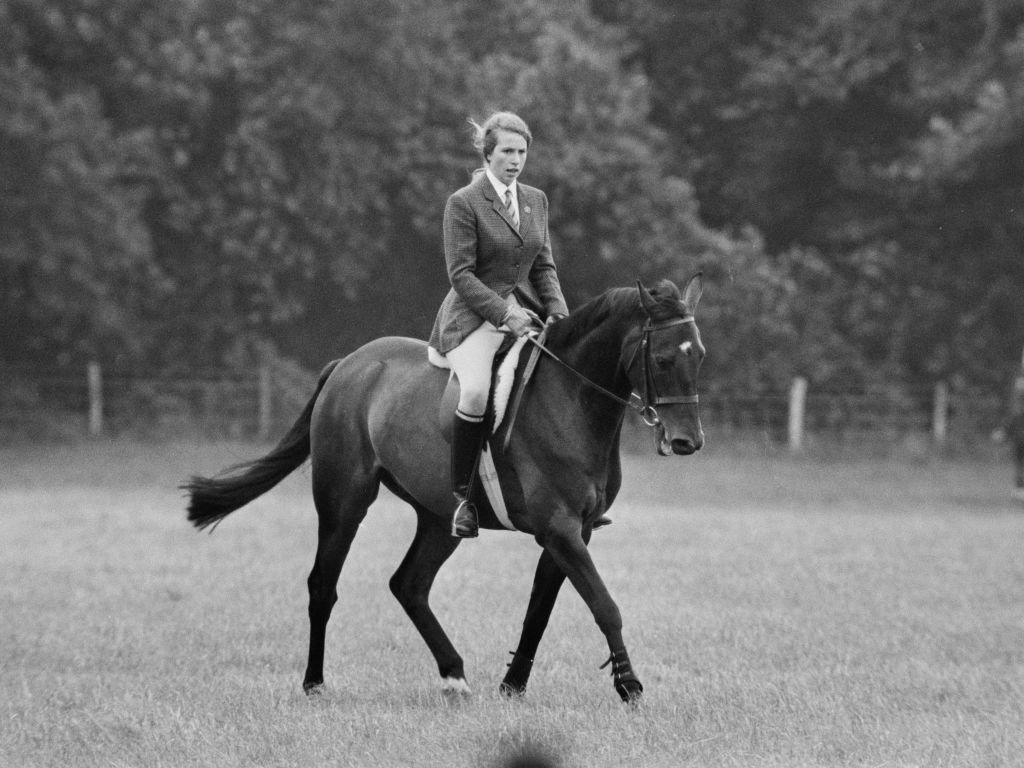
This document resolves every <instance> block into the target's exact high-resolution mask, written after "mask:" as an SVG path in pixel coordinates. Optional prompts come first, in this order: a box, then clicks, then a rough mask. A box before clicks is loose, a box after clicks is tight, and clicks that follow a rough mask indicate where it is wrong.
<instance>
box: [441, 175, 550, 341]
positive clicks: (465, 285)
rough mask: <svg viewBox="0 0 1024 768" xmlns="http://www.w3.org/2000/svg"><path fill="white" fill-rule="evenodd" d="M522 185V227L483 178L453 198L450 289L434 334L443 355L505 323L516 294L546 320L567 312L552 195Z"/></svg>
mask: <svg viewBox="0 0 1024 768" xmlns="http://www.w3.org/2000/svg"><path fill="white" fill-rule="evenodd" d="M518 188H519V189H518V200H519V229H518V230H516V227H515V224H514V223H513V221H512V217H511V215H510V214H509V213H508V210H507V209H506V208H505V204H504V201H502V200H500V199H499V198H498V195H497V193H496V192H495V190H494V187H493V185H492V184H491V182H490V180H489V179H488V178H487V174H485V173H481V174H479V175H478V176H477V177H476V178H475V179H473V181H472V182H470V183H469V185H468V186H465V187H463V188H462V189H460V190H458V191H457V192H455V193H454V194H452V196H451V197H449V198H448V203H447V205H445V209H444V258H445V263H446V265H447V268H448V279H449V281H450V282H451V286H452V287H451V290H450V291H448V295H447V296H445V298H444V301H443V302H441V308H440V309H439V310H438V313H437V318H436V319H435V320H434V328H433V330H432V331H431V334H430V346H431V347H433V348H434V349H436V350H437V351H438V352H440V353H441V354H442V355H446V354H448V353H449V352H450V351H451V350H453V349H455V347H457V346H459V344H461V343H462V340H463V339H465V338H466V337H467V336H468V335H469V334H470V333H472V332H473V331H475V330H476V329H477V328H478V327H480V325H481V324H483V322H484V321H485V320H487V321H489V322H491V323H493V324H494V325H495V326H498V325H501V321H502V318H503V317H504V315H505V313H506V311H507V310H508V306H509V305H508V303H507V302H506V299H507V298H508V297H509V296H510V295H511V294H512V293H513V292H514V293H515V294H516V298H517V299H518V300H519V302H520V303H521V304H522V305H523V306H524V307H528V308H530V309H533V310H534V311H536V312H537V313H538V314H540V315H541V316H542V317H543V316H545V315H551V314H554V313H561V314H564V315H567V314H569V310H568V308H567V307H566V304H565V298H564V297H563V296H562V288H561V286H560V285H559V282H558V275H557V273H556V271H555V262H554V259H553V258H552V256H551V238H550V236H549V235H548V198H547V196H546V195H545V194H544V193H543V192H542V191H541V190H539V189H537V188H535V187H528V186H526V185H525V184H522V183H519V184H518Z"/></svg>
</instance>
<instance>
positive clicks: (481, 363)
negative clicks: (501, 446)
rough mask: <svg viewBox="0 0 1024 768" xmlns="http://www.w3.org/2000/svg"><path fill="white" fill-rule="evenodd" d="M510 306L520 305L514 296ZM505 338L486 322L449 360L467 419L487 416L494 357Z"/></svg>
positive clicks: (511, 297)
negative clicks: (485, 414)
mask: <svg viewBox="0 0 1024 768" xmlns="http://www.w3.org/2000/svg"><path fill="white" fill-rule="evenodd" d="M508 301H509V303H510V304H513V303H514V304H518V303H519V302H517V301H516V299H515V297H514V296H510V297H509V299H508ZM504 338H505V335H504V334H503V333H502V332H501V331H499V330H498V329H497V328H495V327H494V325H492V324H491V323H489V322H487V321H486V320H485V321H484V323H483V324H482V325H481V326H480V327H479V328H477V329H476V330H475V331H473V332H472V333H471V334H469V336H467V337H466V338H465V339H463V340H462V343H461V344H459V346H457V347H455V349H453V350H451V351H450V352H449V353H448V354H447V355H446V357H447V358H448V362H449V363H450V364H451V366H452V370H453V371H455V375H456V376H458V377H459V410H460V411H462V413H463V414H465V415H466V416H483V415H484V412H485V411H486V410H487V398H488V396H489V395H490V392H491V369H492V367H493V366H494V355H495V353H496V352H497V351H498V347H500V346H501V342H502V341H503V340H504Z"/></svg>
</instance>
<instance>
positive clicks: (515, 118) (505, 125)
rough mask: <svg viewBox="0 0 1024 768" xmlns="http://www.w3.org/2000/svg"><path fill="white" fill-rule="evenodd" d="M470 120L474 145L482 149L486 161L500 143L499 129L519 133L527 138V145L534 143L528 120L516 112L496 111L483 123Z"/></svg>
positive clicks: (481, 152)
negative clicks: (527, 123) (479, 123)
mask: <svg viewBox="0 0 1024 768" xmlns="http://www.w3.org/2000/svg"><path fill="white" fill-rule="evenodd" d="M469 122H470V125H472V126H473V146H474V147H476V148H477V149H478V150H479V151H480V154H481V155H483V158H484V160H485V161H486V160H487V158H488V157H490V155H491V153H492V152H493V151H494V148H495V147H496V146H497V145H498V130H499V129H500V130H503V131H511V132H512V133H518V134H519V135H520V136H522V137H523V138H524V139H526V146H527V147H529V146H530V144H532V143H533V134H532V133H530V128H529V127H528V126H527V125H526V121H525V120H523V118H521V117H520V116H519V115H517V114H516V113H515V112H495V113H494V114H492V115H491V116H490V117H488V118H487V119H486V120H484V124H483V125H478V124H477V123H476V121H474V120H470V121H469Z"/></svg>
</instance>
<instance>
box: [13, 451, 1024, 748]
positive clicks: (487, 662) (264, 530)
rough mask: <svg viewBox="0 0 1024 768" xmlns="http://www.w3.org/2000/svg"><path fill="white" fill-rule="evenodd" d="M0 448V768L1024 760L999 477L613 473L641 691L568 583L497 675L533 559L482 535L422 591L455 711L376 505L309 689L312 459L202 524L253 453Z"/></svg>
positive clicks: (611, 534)
mask: <svg viewBox="0 0 1024 768" xmlns="http://www.w3.org/2000/svg"><path fill="white" fill-rule="evenodd" d="M262 449H263V446H251V445H244V444H230V445H223V444H222V445H192V444H187V443H173V444H167V445H161V444H148V443H140V442H120V441H110V442H97V443H83V444H79V445H77V446H38V447H22V448H7V449H4V450H2V451H0V553H2V554H0V765H4V766H57V765H61V766H106V767H111V766H116V767H122V766H124V767H127V766H146V767H147V768H153V767H157V766H168V767H171V766H174V767H177V766H204V767H205V766H282V767H284V766H456V767H460V768H461V767H463V766H465V767H467V768H468V767H469V766H474V767H475V766H485V767H490V766H498V765H501V764H502V763H501V761H502V760H503V759H505V758H507V757H508V756H510V755H513V754H515V753H517V752H519V751H522V750H528V749H531V748H534V749H537V750H540V751H543V752H545V753H546V754H548V755H549V756H550V758H551V761H552V765H558V766H565V767H567V768H568V767H572V768H584V767H586V768H601V767H603V766H621V765H627V764H628V765H635V766H642V767H657V766H666V767H667V766H744V767H747V766H751V767H753V766H780V767H781V766H786V767H787V768H789V767H793V766H928V767H929V768H937V767H939V766H978V767H980V766H1011V765H1022V764H1024V508H1022V507H1021V505H1020V504H1018V503H1014V502H1013V501H1012V500H1011V499H1010V470H1009V467H1008V465H1007V464H1005V463H1002V462H1000V463H994V462H980V461H978V462H953V461H948V460H938V459H936V460H917V461H911V460H881V459H858V460H850V461H841V460H839V459H837V458H833V459H829V460H821V461H815V460H812V459H794V458H790V457H788V456H787V455H785V453H784V452H783V451H782V450H781V449H780V450H778V451H777V452H768V451H757V450H753V449H748V450H746V451H738V450H734V451H728V450H725V449H717V450H707V451H705V452H704V453H703V454H701V455H698V456H695V457H691V458H685V459H672V460H670V459H659V458H657V457H654V456H653V455H646V454H645V455H642V456H627V457H625V458H624V461H625V466H624V472H625V484H624V488H623V491H622V494H621V496H620V499H619V502H618V503H617V504H616V505H615V507H614V508H613V509H612V517H613V519H614V520H615V524H614V525H613V526H611V527H610V528H608V529H604V530H601V531H598V532H597V533H596V534H595V535H594V540H593V542H592V550H593V552H594V556H595V559H596V561H597V564H598V567H599V568H600V569H601V572H602V575H603V577H604V579H605V581H606V582H607V583H608V585H609V588H610V589H611V591H612V594H613V596H614V597H615V598H616V600H617V602H618V604H619V607H620V608H621V610H622V614H623V619H624V622H625V638H626V642H627V644H628V646H629V650H630V653H631V657H632V660H633V663H634V666H635V668H636V670H637V673H638V675H639V676H640V679H641V680H642V681H643V683H644V685H645V688H646V696H645V698H644V701H643V702H642V704H641V705H640V706H639V707H637V708H635V709H634V708H630V707H626V706H623V705H622V704H621V703H620V702H619V699H618V696H617V695H616V694H615V692H614V690H613V688H612V684H611V678H610V677H609V676H608V670H607V669H606V670H603V671H599V670H598V665H599V664H601V662H603V661H604V660H605V658H606V657H607V655H608V653H607V648H606V646H605V644H604V640H603V638H602V636H601V634H600V632H599V631H598V629H597V627H596V626H595V625H594V622H593V620H592V619H591V617H590V615H589V613H588V612H587V611H586V610H585V607H584V605H583V603H582V601H581V600H580V599H579V597H578V596H577V595H576V594H575V592H573V591H572V589H571V587H568V586H567V587H566V588H565V589H564V590H563V592H562V594H561V596H560V598H559V602H558V605H557V606H556V609H555V613H554V616H553V617H552V621H551V624H550V626H549V629H548V632H547V635H546V637H545V639H544V641H543V642H542V644H541V648H540V653H539V655H538V658H537V662H536V665H535V667H534V672H533V677H532V679H531V682H530V687H529V690H528V692H527V695H526V697H525V698H524V699H522V700H515V701H509V700H505V699H504V698H502V697H501V696H499V695H498V692H497V688H498V683H499V681H500V679H501V676H502V675H503V673H504V670H505V663H506V662H507V660H508V659H509V656H508V652H509V651H510V650H511V649H512V648H513V647H514V645H515V642H516V640H517V638H518V632H519V628H520V624H521V622H522V618H523V614H524V611H525V608H526V603H527V598H528V595H529V589H530V583H531V579H532V572H533V566H534V564H535V562H536V557H537V555H538V553H539V550H538V548H537V546H536V544H535V543H534V542H533V541H532V539H530V538H529V537H528V536H524V535H521V534H510V533H493V532H484V533H483V535H482V536H481V538H480V539H478V540H476V541H471V542H468V543H464V544H463V545H462V546H461V547H460V549H459V551H458V552H456V554H455V555H454V557H453V558H452V559H451V561H450V562H449V563H448V564H447V565H446V566H445V568H444V569H442V571H441V573H440V575H439V577H438V580H437V583H436V585H435V588H434V592H433V601H432V602H433V605H434V606H435V608H436V609H437V612H438V614H439V616H440V618H441V620H442V622H444V623H445V625H446V627H447V628H448V630H449V632H450V634H451V636H452V638H453V640H454V642H455V644H456V646H457V647H458V648H459V650H460V652H461V653H462V654H463V656H464V658H465V659H466V665H467V667H466V668H467V675H468V678H469V683H470V685H471V686H472V687H473V689H474V693H473V696H472V697H470V698H468V699H465V700H456V701H448V700H446V699H445V698H444V697H443V696H442V694H441V693H440V685H439V683H440V680H439V678H438V676H437V672H436V668H435V666H434V663H433V660H432V659H431V657H430V655H429V653H428V651H427V649H426V646H425V645H424V644H423V642H422V641H421V639H420V638H419V636H418V635H417V634H416V633H415V630H414V629H413V627H412V624H411V623H410V622H409V621H408V620H407V619H406V617H405V615H404V614H403V612H402V610H401V608H400V607H399V605H398V603H397V602H396V601H395V600H394V599H393V598H392V596H391V594H390V592H389V591H388V586H387V580H388V577H389V576H390V574H391V573H392V571H393V570H394V568H395V567H396V566H397V564H398V562H399V561H400V559H401V557H402V555H403V554H404V551H405V548H406V547H407V545H408V543H409V541H410V540H411V536H412V531H413V527H414V516H413V514H412V513H411V511H409V510H407V508H406V507H405V506H404V505H402V504H401V503H400V502H398V501H396V500H395V499H394V498H393V497H391V496H389V495H387V494H386V493H382V496H381V498H380V499H379V500H378V502H377V504H376V505H375V506H374V507H373V509H371V512H370V515H369V517H368V519H367V521H366V523H365V524H364V525H363V528H362V530H361V532H360V534H359V536H358V537H357V538H356V541H355V544H354V545H353V549H352V554H351V556H350V558H349V560H348V562H347V564H346V568H345V570H344V571H343V573H342V576H341V582H340V588H339V591H340V599H339V602H338V605H337V607H336V608H335V612H334V615H333V618H332V621H331V625H330V628H329V631H328V646H327V659H326V661H327V665H326V669H325V672H326V676H327V677H326V682H327V686H328V693H327V695H325V696H324V697H322V698H320V699H317V700H307V699H306V697H305V696H304V695H303V693H302V690H301V685H300V683H301V676H302V671H303V668H304V664H305V652H306V640H307V620H306V587H305V579H306V575H307V573H308V570H309V567H310V565H311V564H312V559H313V554H314V549H315V544H316V518H315V513H314V511H313V505H312V500H311V498H310V494H309V476H308V470H307V469H306V468H303V469H302V470H300V471H298V472H297V473H295V474H294V475H293V476H292V477H291V478H289V479H288V480H287V481H286V482H285V483H283V484H282V485H281V486H279V487H278V488H277V489H275V490H273V491H272V492H271V493H269V494H267V495H266V496H264V497H263V498H261V499H259V500H258V501H256V502H254V503H253V504H252V505H250V506H249V507H247V508H244V509H242V510H240V511H239V512H237V513H235V514H234V515H232V516H231V517H230V518H228V519H227V520H226V521H225V522H224V523H223V524H222V525H221V526H220V527H219V528H218V529H217V530H216V531H215V533H214V534H213V535H206V534H200V533H197V532H195V531H194V530H193V529H192V528H191V527H189V525H188V524H187V523H186V521H185V515H184V511H183V501H182V497H181V493H180V492H179V491H178V490H177V489H176V485H177V484H178V483H179V482H180V481H181V480H183V479H184V478H185V477H186V476H187V475H188V474H190V473H193V472H201V473H212V472H215V471H217V470H219V469H221V468H222V467H223V466H225V465H226V464H229V463H233V462H235V461H239V460H244V459H248V458H251V457H253V456H255V455H256V454H257V453H260V452H262Z"/></svg>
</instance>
